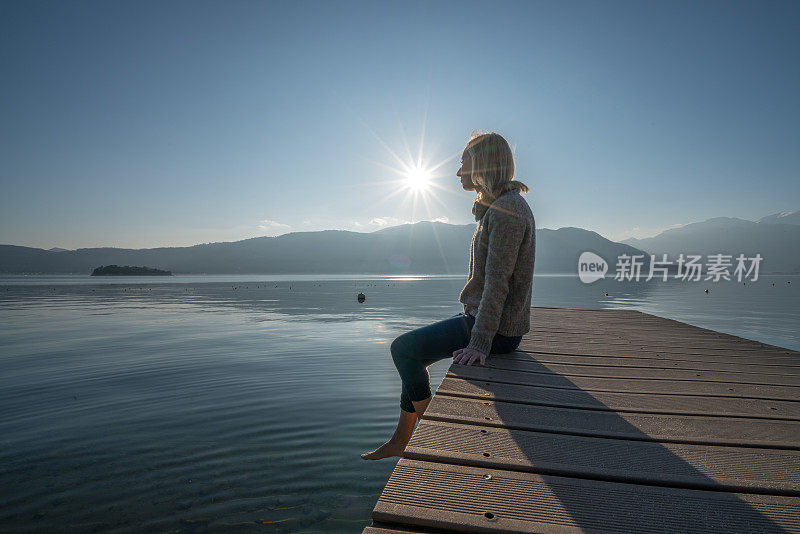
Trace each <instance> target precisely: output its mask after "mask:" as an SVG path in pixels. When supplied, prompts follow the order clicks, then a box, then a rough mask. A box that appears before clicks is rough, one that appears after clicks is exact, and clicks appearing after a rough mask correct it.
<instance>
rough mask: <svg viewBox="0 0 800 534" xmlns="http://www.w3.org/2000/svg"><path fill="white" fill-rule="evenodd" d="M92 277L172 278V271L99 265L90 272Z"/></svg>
mask: <svg viewBox="0 0 800 534" xmlns="http://www.w3.org/2000/svg"><path fill="white" fill-rule="evenodd" d="M92 276H172V271H162V270H160V269H153V268H152V267H133V266H130V265H124V266H122V267H120V266H119V265H106V266H103V265H101V266H100V267H97V268H95V270H94V271H92Z"/></svg>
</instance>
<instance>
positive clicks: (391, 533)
mask: <svg viewBox="0 0 800 534" xmlns="http://www.w3.org/2000/svg"><path fill="white" fill-rule="evenodd" d="M361 532H362V534H430V533H438V532H442V531H441V530H439V529H431V528H423V527H410V526H408V525H396V524H392V523H382V522H380V521H373V524H372V525H371V526H368V527H367V528H365V529H364V530H363V531H361Z"/></svg>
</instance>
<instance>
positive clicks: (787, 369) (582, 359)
mask: <svg viewBox="0 0 800 534" xmlns="http://www.w3.org/2000/svg"><path fill="white" fill-rule="evenodd" d="M516 354H527V353H519V352H517V353H516ZM526 363H528V364H533V365H534V366H539V365H544V366H549V365H580V366H586V365H588V366H596V367H614V368H616V367H622V368H630V369H680V370H682V371H721V372H726V373H744V374H756V375H779V376H783V375H786V374H787V373H790V374H794V375H798V376H800V367H794V366H784V365H758V364H750V365H741V364H737V363H715V362H684V361H680V360H668V359H660V358H614V357H602V358H598V357H596V356H572V355H558V354H541V353H535V354H528V357H527V358H523V357H519V356H516V357H513V358H508V357H503V355H501V354H493V355H492V356H491V357H490V358H489V359H488V360H487V362H486V364H487V367H493V368H497V369H521V370H524V369H525V367H524V365H525V364H526ZM521 366H522V367H521Z"/></svg>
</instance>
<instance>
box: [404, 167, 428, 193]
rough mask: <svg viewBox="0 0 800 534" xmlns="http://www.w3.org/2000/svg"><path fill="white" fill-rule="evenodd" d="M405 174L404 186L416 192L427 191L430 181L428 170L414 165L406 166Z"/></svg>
mask: <svg viewBox="0 0 800 534" xmlns="http://www.w3.org/2000/svg"><path fill="white" fill-rule="evenodd" d="M406 175H407V176H406V186H407V187H408V188H409V189H411V190H412V191H414V192H417V193H423V192H425V191H427V189H428V186H429V185H430V181H431V173H430V171H429V170H427V169H425V168H424V167H418V166H416V165H415V166H413V167H409V168H408V172H407V173H406Z"/></svg>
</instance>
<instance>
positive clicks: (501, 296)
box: [467, 210, 527, 356]
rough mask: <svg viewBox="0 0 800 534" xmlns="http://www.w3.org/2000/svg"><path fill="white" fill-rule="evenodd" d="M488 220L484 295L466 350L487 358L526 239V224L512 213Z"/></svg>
mask: <svg viewBox="0 0 800 534" xmlns="http://www.w3.org/2000/svg"><path fill="white" fill-rule="evenodd" d="M486 216H487V217H489V219H488V220H487V227H488V228H487V229H488V230H489V244H488V250H487V254H486V269H485V278H484V285H483V293H482V294H481V301H480V304H479V305H478V313H477V315H476V317H475V325H474V326H473V327H472V334H471V337H470V340H469V345H467V348H471V349H475V350H478V351H480V352H482V353H483V354H486V355H487V356H488V354H489V352H490V351H491V348H492V340H493V339H494V336H495V334H496V333H497V328H498V325H499V324H500V316H501V315H502V314H503V304H505V301H506V296H508V285H509V280H510V278H511V274H512V273H513V272H514V266H515V265H516V263H517V255H518V254H519V248H520V246H521V244H522V240H523V239H524V238H525V230H526V228H527V223H526V221H525V220H524V219H522V218H521V217H520V216H519V215H518V214H516V213H513V212H505V211H499V210H489V213H487V214H486Z"/></svg>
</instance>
